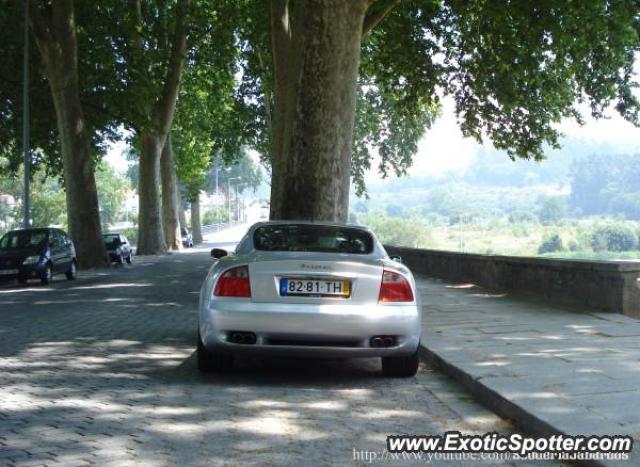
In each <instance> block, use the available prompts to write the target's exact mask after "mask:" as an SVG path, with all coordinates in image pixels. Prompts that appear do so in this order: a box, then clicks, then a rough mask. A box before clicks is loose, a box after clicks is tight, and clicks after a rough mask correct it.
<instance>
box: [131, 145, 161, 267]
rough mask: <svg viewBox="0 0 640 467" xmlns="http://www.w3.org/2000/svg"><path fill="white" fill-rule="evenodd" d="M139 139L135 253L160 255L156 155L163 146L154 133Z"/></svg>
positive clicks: (158, 157) (159, 216)
mask: <svg viewBox="0 0 640 467" xmlns="http://www.w3.org/2000/svg"><path fill="white" fill-rule="evenodd" d="M140 139H141V140H142V152H141V153H140V175H139V177H140V179H139V182H138V197H139V200H138V202H139V205H140V207H139V210H138V250H137V254H139V255H161V254H164V253H166V252H167V245H166V242H165V239H164V229H163V228H162V212H161V207H160V184H161V182H160V155H161V152H162V147H163V143H162V141H161V139H160V137H159V136H158V135H157V134H154V133H142V134H141V138H140Z"/></svg>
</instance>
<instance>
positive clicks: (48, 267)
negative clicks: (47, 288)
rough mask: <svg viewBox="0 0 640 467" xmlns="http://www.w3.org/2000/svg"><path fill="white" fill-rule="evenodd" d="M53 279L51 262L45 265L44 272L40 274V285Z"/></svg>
mask: <svg viewBox="0 0 640 467" xmlns="http://www.w3.org/2000/svg"><path fill="white" fill-rule="evenodd" d="M51 279H53V269H52V268H51V264H47V265H46V266H45V269H44V272H43V273H42V276H40V282H41V283H42V285H47V284H48V283H49V282H51Z"/></svg>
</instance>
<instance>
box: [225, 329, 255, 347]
mask: <svg viewBox="0 0 640 467" xmlns="http://www.w3.org/2000/svg"><path fill="white" fill-rule="evenodd" d="M227 339H228V340H229V341H231V342H233V343H234V344H255V343H256V335H255V334H254V333H252V332H243V331H232V332H230V333H229V335H228V338H227Z"/></svg>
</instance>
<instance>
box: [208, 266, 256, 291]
mask: <svg viewBox="0 0 640 467" xmlns="http://www.w3.org/2000/svg"><path fill="white" fill-rule="evenodd" d="M213 295H214V296H215V297H251V282H250V281H249V268H248V267H247V266H239V267H237V268H232V269H229V270H228V271H225V272H224V274H222V275H221V276H220V278H219V279H218V282H216V286H215V288H214V289H213Z"/></svg>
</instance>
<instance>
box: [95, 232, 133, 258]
mask: <svg viewBox="0 0 640 467" xmlns="http://www.w3.org/2000/svg"><path fill="white" fill-rule="evenodd" d="M102 238H103V239H104V246H105V248H106V249H107V253H109V259H110V260H111V262H115V263H118V264H124V262H125V261H126V262H127V264H131V257H132V256H133V250H132V249H131V244H130V243H129V240H127V237H125V236H124V235H122V234H120V233H108V234H104V235H103V236H102Z"/></svg>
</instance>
